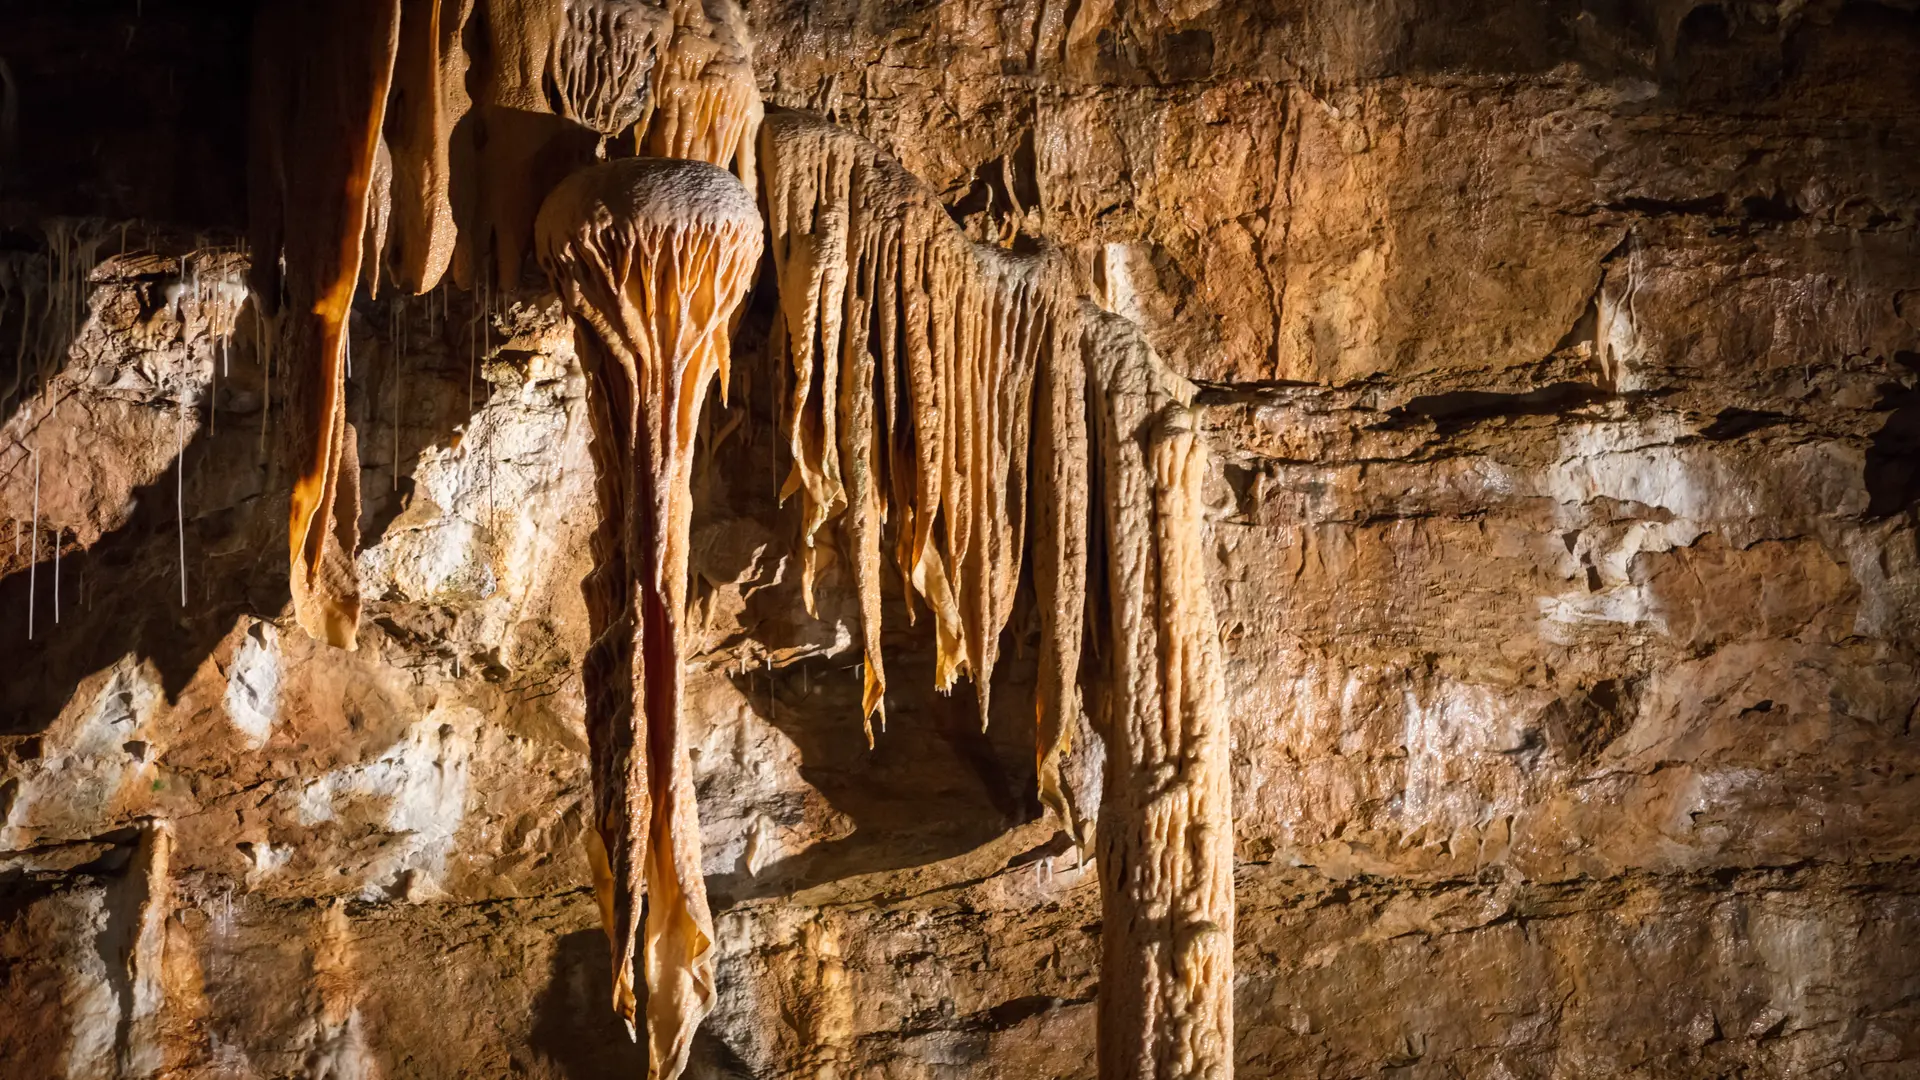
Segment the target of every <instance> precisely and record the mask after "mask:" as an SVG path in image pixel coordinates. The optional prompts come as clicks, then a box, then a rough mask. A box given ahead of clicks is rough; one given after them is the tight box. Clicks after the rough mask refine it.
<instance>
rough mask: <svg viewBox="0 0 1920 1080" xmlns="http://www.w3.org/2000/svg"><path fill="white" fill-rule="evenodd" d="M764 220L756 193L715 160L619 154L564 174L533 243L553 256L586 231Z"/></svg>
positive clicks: (754, 224)
mask: <svg viewBox="0 0 1920 1080" xmlns="http://www.w3.org/2000/svg"><path fill="white" fill-rule="evenodd" d="M649 226H651V227H655V228H668V227H672V228H686V227H689V226H692V227H695V228H712V229H716V230H720V229H751V230H754V231H755V232H757V231H758V230H759V228H760V208H759V206H757V205H756V204H755V202H754V198H753V193H752V192H749V191H748V190H747V189H746V186H745V185H743V184H741V183H740V181H739V180H738V179H737V178H735V177H734V175H733V174H732V173H730V172H728V171H727V170H725V169H722V168H720V167H719V166H717V165H709V164H707V163H706V162H704V161H690V160H686V159H682V158H618V159H616V160H613V161H605V162H601V163H600V164H597V165H590V166H588V167H587V168H584V169H581V170H580V171H578V172H576V173H574V174H573V175H572V176H569V177H567V178H566V179H565V180H562V181H561V182H560V184H559V186H558V187H555V188H554V189H553V191H552V192H551V193H549V194H548V195H547V201H546V202H544V203H542V204H541V206H540V216H539V217H538V218H537V219H536V220H535V222H534V237H535V246H536V247H537V248H538V250H539V252H540V259H541V261H542V263H544V264H548V269H549V270H551V269H552V266H551V263H552V260H553V257H554V256H556V255H558V254H559V253H560V252H561V251H562V250H564V249H565V248H566V247H567V245H569V244H571V243H572V242H573V241H574V240H575V239H576V238H577V237H579V236H581V235H582V234H583V233H589V232H600V231H604V230H614V229H623V228H624V229H641V228H646V227H649Z"/></svg>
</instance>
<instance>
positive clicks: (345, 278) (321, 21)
mask: <svg viewBox="0 0 1920 1080" xmlns="http://www.w3.org/2000/svg"><path fill="white" fill-rule="evenodd" d="M399 24H400V10H399V0H349V2H346V3H322V2H319V0H301V2H288V3H284V4H266V5H263V6H262V7H261V9H260V14H259V18H258V20H257V23H256V34H257V37H256V44H255V50H256V51H255V57H254V79H255V82H254V97H255V103H254V123H255V128H254V133H253V139H252V151H251V152H252V154H253V155H254V160H253V162H252V165H251V186H252V191H251V198H252V202H253V206H252V215H251V216H252V229H253V237H254V239H253V247H252V250H253V252H254V259H253V271H254V282H253V285H254V288H253V293H254V296H255V299H256V302H258V303H260V304H261V305H262V308H261V309H262V310H263V311H265V312H267V313H268V314H271V313H272V312H273V311H274V309H275V306H276V302H277V300H278V299H279V298H280V297H281V295H282V292H283V290H284V294H285V300H286V311H285V312H284V313H283V315H282V318H281V320H280V325H281V330H282V333H283V335H284V336H285V339H286V355H287V357H288V360H289V369H288V370H289V375H290V378H291V381H290V384H289V388H290V393H289V406H290V408H289V414H290V416H291V418H292V419H293V420H294V422H295V425H296V430H295V440H296V442H295V445H296V447H297V451H296V452H297V454H298V455H299V459H300V470H301V471H300V475H299V478H298V479H297V480H296V482H295V483H294V488H293V500H292V513H291V515H290V522H289V538H288V539H289V543H290V548H291V557H292V573H291V575H290V576H291V588H292V593H293V602H294V613H295V615H296V617H297V618H298V619H299V622H300V625H301V626H302V627H304V628H305V629H306V630H307V632H308V633H310V634H312V635H314V636H315V637H316V638H319V639H320V640H322V641H327V642H329V643H331V644H334V645H338V646H341V647H344V648H351V647H352V646H353V641H354V633H355V629H356V626H357V624H358V621H359V613H360V599H359V588H358V584H357V582H356V579H355V576H354V566H353V555H354V548H355V547H356V545H357V543H358V538H359V516H360V509H359V503H360V488H359V473H360V468H359V459H358V452H357V448H356V443H355V437H354V432H353V429H352V428H351V427H350V426H349V425H348V424H347V420H346V407H345V393H344V379H343V374H344V371H343V366H344V361H345V350H346V328H347V315H348V310H349V307H350V305H351V303H352V300H353V293H354V288H355V284H356V283H357V282H358V281H359V279H360V270H361V259H362V255H363V251H364V247H365V241H366V237H367V232H368V217H369V203H370V199H369V191H370V189H371V188H372V187H373V182H374V172H375V168H376V160H377V157H378V151H379V147H380V133H381V126H382V120H383V118H384V115H385V110H386V101H387V93H388V88H389V84H390V83H391V80H392V75H393V63H394V53H395V50H396V48H397V44H398V37H399ZM276 255H282V256H283V258H276V257H275V256H276ZM282 262H284V265H285V267H286V273H285V276H284V280H283V279H282V276H281V274H280V271H279V267H280V265H281V264H282Z"/></svg>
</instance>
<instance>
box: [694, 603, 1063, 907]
mask: <svg viewBox="0 0 1920 1080" xmlns="http://www.w3.org/2000/svg"><path fill="white" fill-rule="evenodd" d="M904 623H905V619H904V617H902V618H900V619H899V622H898V623H897V624H895V625H901V626H903V627H904ZM918 630H919V631H925V632H928V633H930V632H931V631H930V629H929V628H928V627H927V626H926V625H925V623H924V620H923V622H922V625H921V626H920V627H919V628H918ZM904 636H905V635H904V634H903V637H904ZM1009 648H1010V647H1009ZM1010 651H1011V649H1010ZM931 652H932V648H931V642H920V641H913V640H901V641H898V642H893V643H891V647H890V648H889V649H888V652H887V658H888V668H887V675H888V682H889V686H890V687H891V689H890V691H889V693H888V697H887V712H888V720H887V728H886V730H885V731H879V730H876V731H875V733H874V748H873V749H872V750H869V749H867V743H866V736H865V734H864V733H863V731H862V728H861V725H860V690H861V678H862V677H861V674H860V670H859V668H858V667H857V666H848V665H847V664H846V662H845V661H844V660H811V661H806V662H803V663H800V664H796V665H793V666H792V667H788V668H785V669H781V670H779V671H776V672H773V673H771V675H769V673H767V672H765V671H754V672H749V673H747V674H746V675H741V676H735V677H734V682H735V685H736V686H738V687H739V688H740V690H741V692H742V693H743V694H744V695H745V696H746V697H747V699H748V700H749V701H750V702H751V703H752V708H753V710H754V712H755V713H756V714H757V715H758V716H759V717H760V719H762V720H764V721H766V722H767V723H769V724H772V725H773V726H774V727H776V728H779V729H780V731H781V732H783V733H784V734H785V735H786V736H787V737H788V738H790V739H792V740H793V742H794V744H795V745H796V746H797V747H798V748H799V751H800V756H801V762H802V763H801V766H800V775H801V777H802V778H803V779H805V780H806V782H807V783H808V784H810V785H812V786H813V787H814V788H815V789H816V790H817V791H819V792H820V794H821V795H822V796H823V797H824V798H825V799H826V800H827V802H828V803H829V804H830V805H832V807H833V808H834V810H836V811H838V812H839V813H841V814H844V815H846V816H847V817H848V818H850V819H852V821H853V823H854V830H853V832H852V833H850V834H849V835H847V836H844V837H841V838H839V839H835V840H825V841H821V842H818V843H815V844H813V845H812V846H810V847H808V848H807V849H805V850H804V851H801V852H798V853H796V854H794V855H790V856H788V857H786V858H784V859H781V860H779V861H777V862H775V863H773V864H772V865H770V866H766V867H763V868H761V870H760V871H759V873H757V874H748V873H747V872H746V871H745V869H744V868H742V869H740V870H737V871H734V872H732V873H728V874H719V875H714V876H711V877H709V878H708V879H707V888H708V892H709V894H710V896H711V898H712V902H713V904H714V907H715V909H716V910H720V909H724V908H726V907H728V906H730V905H732V904H735V903H738V902H740V901H743V900H749V899H757V898H761V897H768V896H780V895H784V894H787V893H791V892H794V891H798V890H800V889H806V888H811V887H813V886H817V885H822V884H826V883H828V882H832V881H838V880H841V879H844V878H849V877H855V876H859V875H862V874H872V873H878V872H882V871H888V870H901V869H906V868H909V867H916V866H925V865H928V864H931V863H935V862H939V861H941V860H943V859H950V858H953V857H954V856H957V855H962V854H965V853H966V852H968V851H972V850H973V849H975V848H977V847H979V846H980V845H982V844H985V843H987V842H988V841H990V840H992V839H993V838H995V837H997V836H999V835H1001V834H1003V833H1005V832H1007V831H1008V830H1010V829H1013V828H1015V827H1017V826H1019V825H1022V824H1024V823H1026V822H1028V821H1032V820H1034V819H1036V818H1038V817H1039V815H1040V807H1039V803H1038V799H1037V798H1036V797H1035V796H1034V795H1033V794H1032V793H1033V790H1034V783H1035V777H1034V764H1033V719H1032V718H1033V679H1032V660H1031V657H1030V656H1029V657H1026V658H1021V657H1016V656H1012V655H1008V656H1003V657H1002V658H1001V663H1000V669H999V671H998V672H997V674H996V677H995V679H994V701H993V723H992V724H990V725H989V726H988V728H987V730H985V731H982V730H981V729H980V720H979V712H978V708H977V706H976V705H975V702H974V695H973V689H972V686H971V684H969V683H966V682H962V683H961V684H960V685H959V686H957V687H956V688H955V690H954V693H953V694H952V695H951V696H945V695H941V694H939V693H937V692H935V691H934V690H933V670H932V664H931V656H930V654H931Z"/></svg>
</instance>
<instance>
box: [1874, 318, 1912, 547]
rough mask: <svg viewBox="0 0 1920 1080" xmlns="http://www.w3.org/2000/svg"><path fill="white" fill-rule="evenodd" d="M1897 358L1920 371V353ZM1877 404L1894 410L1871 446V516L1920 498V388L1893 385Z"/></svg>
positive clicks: (1902, 507)
mask: <svg viewBox="0 0 1920 1080" xmlns="http://www.w3.org/2000/svg"><path fill="white" fill-rule="evenodd" d="M1895 359H1896V360H1897V361H1898V362H1899V363H1900V364H1901V366H1903V367H1905V368H1907V369H1909V370H1911V371H1920V353H1913V352H1900V353H1897V354H1895ZM1877 407H1878V408H1880V409H1883V410H1890V411H1889V412H1888V414H1887V420H1886V423H1884V424H1882V425H1880V430H1879V431H1876V432H1874V433H1873V439H1872V442H1871V443H1869V444H1868V446H1867V461H1866V469H1865V476H1864V480H1865V483H1866V487H1867V516H1868V517H1870V518H1883V517H1888V516H1891V515H1893V514H1898V513H1900V512H1902V511H1904V510H1906V509H1907V508H1908V507H1910V506H1912V505H1913V504H1914V503H1916V502H1920V392H1916V391H1913V390H1908V389H1906V388H1905V387H1901V386H1897V385H1894V386H1889V387H1887V388H1885V389H1883V390H1882V391H1881V397H1880V403H1879V405H1878V406H1877Z"/></svg>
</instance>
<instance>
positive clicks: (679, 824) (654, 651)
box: [536, 158, 761, 1080]
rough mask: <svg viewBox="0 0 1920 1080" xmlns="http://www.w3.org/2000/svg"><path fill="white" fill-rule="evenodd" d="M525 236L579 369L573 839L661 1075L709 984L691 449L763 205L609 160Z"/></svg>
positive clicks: (569, 185) (617, 982) (621, 1004)
mask: <svg viewBox="0 0 1920 1080" xmlns="http://www.w3.org/2000/svg"><path fill="white" fill-rule="evenodd" d="M536 234H537V238H538V247H539V252H540V259H541V265H542V266H543V267H544V268H545V269H546V271H547V274H548V276H549V278H550V279H551V280H552V282H553V284H554V288H555V290H556V291H557V292H558V293H559V294H560V297H561V300H562V302H563V303H564V305H565V307H566V309H567V311H568V313H569V314H570V315H571V316H572V318H573V320H574V325H575V328H576V333H575V340H576V342H577V343H578V347H579V351H580V355H581V357H582V360H583V364H584V366H585V368H586V370H587V374H588V379H589V408H590V418H591V420H592V424H593V433H594V437H593V441H592V456H593V461H594V467H595V472H596V476H597V483H596V491H597V493H598V505H599V515H600V518H599V525H598V528H597V529H596V530H595V533H594V537H593V556H594V558H593V562H594V569H593V572H592V574H591V575H590V576H589V578H588V580H587V583H586V586H585V589H586V594H587V600H588V611H589V615H590V618H591V623H592V626H591V630H592V634H593V644H592V645H591V647H590V649H589V651H588V655H587V658H586V661H585V666H584V677H585V681H586V689H587V727H588V733H589V749H590V753H591V759H592V771H593V781H594V818H593V827H592V828H591V829H590V830H589V833H588V836H589V840H590V844H589V847H590V850H591V851H592V854H593V856H594V857H593V860H592V861H593V864H594V867H595V884H596V892H597V894H598V896H599V899H600V905H601V913H602V917H603V920H604V922H605V924H606V928H607V933H608V937H609V939H610V941H611V944H612V947H613V959H614V1007H615V1008H616V1009H617V1010H619V1011H620V1012H621V1013H622V1015H624V1016H625V1017H626V1018H627V1020H628V1022H629V1024H631V1023H632V1021H633V1014H634V1008H635V1002H634V991H633V987H632V981H631V980H632V977H633V976H632V973H633V969H634V963H635V960H636V959H639V960H641V962H642V968H643V971H644V973H645V981H646V985H647V990H648V996H647V1008H646V1012H647V1031H648V1042H649V1046H650V1048H651V1052H652V1053H651V1061H652V1066H651V1068H652V1075H653V1076H655V1077H660V1078H665V1080H672V1078H674V1077H677V1076H679V1074H680V1072H681V1070H682V1069H683V1068H684V1067H685V1064H686V1060H687V1053H688V1049H689V1047H690V1045H691V1042H692V1037H693V1032H694V1029H695V1028H696V1027H697V1026H698V1025H699V1023H700V1020H701V1018H702V1017H704V1016H705V1015H706V1013H707V1011H708V1010H709V1009H710V1008H711V1007H712V1002H713V995H714V981H713V962H712V959H711V957H710V956H709V951H710V949H711V946H712V937H713V929H712V920H711V917H710V916H709V914H708V911H707V902H706V886H705V883H704V880H703V879H702V877H701V870H700V833H699V819H698V814H697V810H696V808H695V806H694V797H693V777H692V771H691V763H690V761H689V758H688V753H687V749H688V748H687V744H686V739H685V736H684V733H683V732H682V730H681V725H680V713H681V707H682V702H681V685H682V679H683V666H684V665H683V653H682V650H683V648H684V647H685V642H684V641H683V639H682V633H683V631H682V626H681V624H682V621H683V620H684V618H685V615H686V602H687V595H686V594H687V533H688V526H689V521H690V518H691V514H692V493H691V490H690V481H691V475H690V474H691V465H692V461H691V457H692V453H693V448H694V434H695V428H696V425H697V424H698V422H699V418H700V415H701V411H702V404H703V401H704V398H705V396H706V392H707V387H708V385H709V384H710V383H712V382H713V381H714V379H715V377H716V376H717V377H718V378H719V380H720V383H721V386H722V387H723V393H724V387H725V385H726V380H727V364H728V339H729V322H730V320H731V318H732V315H733V312H734V309H735V307H736V306H737V305H738V303H739V301H740V299H741V297H742V296H743V295H744V294H745V292H746V289H747V286H748V284H749V283H750V281H751V280H752V277H753V272H754V268H755V266H756V264H757V263H758V261H759V257H760V245H761V224H760V215H759V213H758V211H757V209H756V208H755V206H754V201H753V197H752V196H751V195H750V194H749V193H748V192H747V191H746V189H744V188H743V187H741V185H740V184H739V182H738V181H736V180H735V179H734V178H733V177H731V176H729V175H728V174H727V173H725V172H724V171H722V170H720V169H718V168H716V167H713V166H710V165H705V164H702V163H698V162H689V161H671V160H655V159H645V158H637V159H625V160H620V161H614V162H610V163H607V164H604V165H599V166H596V167H594V168H591V169H587V170H583V171H581V172H579V173H576V174H575V175H574V176H572V177H570V178H568V179H567V180H566V181H565V182H563V183H562V184H561V185H560V186H559V187H557V188H556V189H555V190H554V191H553V193H552V194H551V195H550V196H549V197H548V198H547V201H546V203H545V205H544V206H543V207H542V209H541V212H540V218H539V221H538V225H537V229H536ZM643 891H644V893H645V896H646V915H645V929H644V937H645V948H644V950H639V949H638V942H639V939H640V938H641V936H642V929H641V919H640V911H639V906H640V898H641V895H642V893H643ZM637 952H638V953H642V955H640V956H636V953H637Z"/></svg>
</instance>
